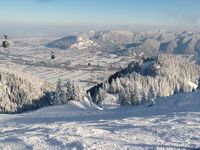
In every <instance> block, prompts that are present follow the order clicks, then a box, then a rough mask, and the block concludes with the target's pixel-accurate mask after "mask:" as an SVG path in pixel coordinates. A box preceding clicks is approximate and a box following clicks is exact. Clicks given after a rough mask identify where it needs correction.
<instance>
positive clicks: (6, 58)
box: [0, 37, 133, 88]
mask: <svg viewBox="0 0 200 150" xmlns="http://www.w3.org/2000/svg"><path fill="white" fill-rule="evenodd" d="M57 38H58V37H27V38H15V39H10V40H9V41H10V44H11V46H10V47H9V48H8V49H3V48H0V59H1V63H0V66H1V67H6V68H10V69H12V70H13V69H14V70H20V71H22V72H26V73H28V74H31V75H34V76H37V77H40V78H42V79H45V80H46V81H49V82H53V83H55V82H57V80H58V78H61V79H70V80H74V81H75V82H77V83H78V84H79V85H82V86H83V87H87V88H88V87H91V86H93V85H95V84H96V83H97V82H101V81H102V80H104V79H106V78H107V77H108V75H109V74H112V73H113V72H116V71H118V70H119V66H120V64H121V66H122V67H123V66H124V64H125V66H126V65H127V64H128V62H130V61H131V60H133V58H130V57H123V56H122V57H117V56H115V55H113V54H103V53H101V52H99V51H96V52H93V53H91V52H90V50H89V49H84V50H83V49H66V50H62V49H56V48H47V47H46V46H45V44H47V43H48V42H50V41H52V40H55V39H57ZM51 51H53V52H54V54H55V56H56V59H55V60H51ZM88 63H90V64H91V66H88ZM111 64H113V65H116V66H117V67H118V68H113V69H110V70H109V72H107V71H106V70H107V68H108V67H110V65H111ZM107 73H108V74H107Z"/></svg>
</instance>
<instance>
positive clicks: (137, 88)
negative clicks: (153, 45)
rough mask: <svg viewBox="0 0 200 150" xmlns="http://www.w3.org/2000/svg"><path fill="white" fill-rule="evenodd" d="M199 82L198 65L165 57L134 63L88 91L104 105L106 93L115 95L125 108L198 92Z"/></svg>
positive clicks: (95, 99) (177, 57)
mask: <svg viewBox="0 0 200 150" xmlns="http://www.w3.org/2000/svg"><path fill="white" fill-rule="evenodd" d="M199 79H200V67H199V65H196V64H193V63H190V62H189V61H188V60H187V59H185V58H183V57H181V56H175V55H170V54H162V55H159V56H158V57H151V58H143V59H139V60H137V61H133V62H132V63H130V64H129V65H128V67H127V68H124V69H122V70H120V71H118V72H116V73H115V74H113V75H111V76H110V77H109V79H108V83H109V84H108V83H101V84H99V85H97V86H94V87H92V88H91V89H89V90H88V92H90V94H91V96H92V98H93V101H94V102H96V103H97V104H103V103H104V101H105V97H106V95H107V94H115V95H117V97H118V98H119V101H118V103H120V104H122V105H138V104H141V103H152V102H153V101H154V99H155V98H157V97H165V96H170V95H173V94H176V93H181V92H192V91H194V90H196V88H197V85H198V84H199Z"/></svg>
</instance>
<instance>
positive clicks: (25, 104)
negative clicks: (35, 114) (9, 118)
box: [0, 68, 54, 113]
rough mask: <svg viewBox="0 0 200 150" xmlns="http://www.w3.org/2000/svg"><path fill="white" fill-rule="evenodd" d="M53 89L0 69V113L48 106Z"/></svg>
mask: <svg viewBox="0 0 200 150" xmlns="http://www.w3.org/2000/svg"><path fill="white" fill-rule="evenodd" d="M53 88H54V87H53V85H51V84H49V83H47V82H44V81H43V80H41V79H39V78H35V77H32V76H30V75H27V74H24V73H19V72H15V71H11V70H8V69H5V68H0V113H16V112H18V113H19V112H24V111H28V110H33V109H37V108H40V107H42V106H48V105H49V101H48V100H49V99H50V95H49V93H50V92H51V91H52V90H53Z"/></svg>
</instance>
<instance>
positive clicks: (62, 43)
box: [47, 35, 98, 49]
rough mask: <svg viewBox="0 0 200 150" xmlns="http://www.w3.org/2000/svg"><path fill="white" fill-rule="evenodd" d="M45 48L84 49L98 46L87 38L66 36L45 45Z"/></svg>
mask: <svg viewBox="0 0 200 150" xmlns="http://www.w3.org/2000/svg"><path fill="white" fill-rule="evenodd" d="M47 47H51V48H60V49H86V48H92V47H98V44H97V43H95V42H94V41H92V40H90V39H89V38H88V37H87V36H82V35H80V36H67V37H64V38H62V39H58V40H55V41H53V42H50V43H48V44H47Z"/></svg>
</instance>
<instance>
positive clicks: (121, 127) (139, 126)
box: [0, 91, 200, 150]
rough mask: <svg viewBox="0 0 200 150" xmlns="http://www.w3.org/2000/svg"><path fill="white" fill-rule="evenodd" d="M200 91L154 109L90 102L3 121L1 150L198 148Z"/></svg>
mask: <svg viewBox="0 0 200 150" xmlns="http://www.w3.org/2000/svg"><path fill="white" fill-rule="evenodd" d="M199 97H200V91H197V92H194V93H190V94H187V93H186V94H178V95H174V96H171V97H168V98H162V99H160V100H158V101H157V103H156V105H154V106H152V107H148V106H146V105H141V106H135V107H118V106H112V107H110V106H104V109H103V110H101V109H100V108H98V107H96V106H95V105H93V104H91V103H90V102H88V101H86V100H85V101H82V102H81V103H80V102H76V101H73V102H70V103H69V104H67V105H64V106H54V107H48V108H43V109H40V110H38V111H35V112H29V113H24V114H19V115H0V149H2V150H8V149H14V150H16V149H20V150H21V149H35V150H38V149H39V150H40V149H49V150H51V149H52V150H54V149H74V150H76V149H77V150H81V149H86V150H89V149H97V150H108V149H116V150H117V149H194V148H200V109H199V108H200V98H199Z"/></svg>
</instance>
